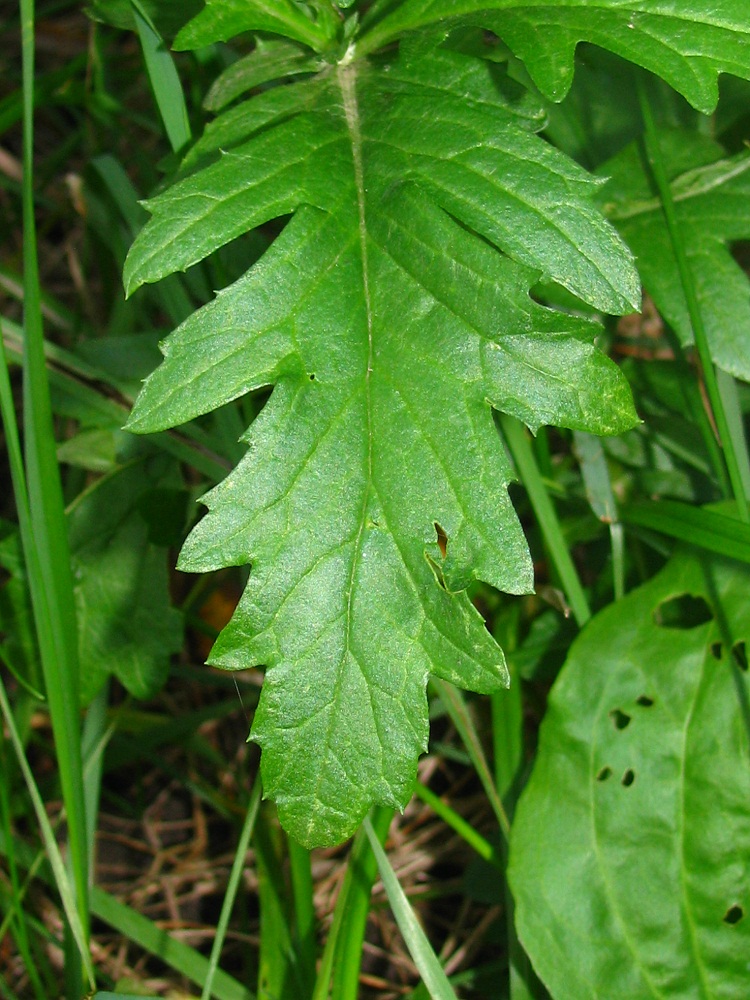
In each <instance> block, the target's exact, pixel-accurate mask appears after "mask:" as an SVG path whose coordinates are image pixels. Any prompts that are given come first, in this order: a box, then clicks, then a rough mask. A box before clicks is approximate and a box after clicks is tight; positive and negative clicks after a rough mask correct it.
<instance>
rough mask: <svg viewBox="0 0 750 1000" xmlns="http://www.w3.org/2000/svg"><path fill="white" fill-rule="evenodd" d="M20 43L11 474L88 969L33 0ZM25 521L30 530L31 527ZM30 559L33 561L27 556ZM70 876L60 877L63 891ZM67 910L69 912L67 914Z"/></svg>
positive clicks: (72, 617) (69, 584)
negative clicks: (37, 181)
mask: <svg viewBox="0 0 750 1000" xmlns="http://www.w3.org/2000/svg"><path fill="white" fill-rule="evenodd" d="M21 31H22V50H23V100H24V117H23V163H24V176H23V188H22V196H23V225H24V246H23V255H24V379H23V410H24V442H25V458H26V470H25V471H26V478H25V487H24V486H23V485H22V479H23V477H22V475H20V474H19V475H16V476H15V477H14V490H15V491H16V496H17V498H18V499H19V500H20V504H19V522H21V518H22V517H23V520H24V521H26V512H25V511H24V513H23V515H22V514H21V512H20V508H21V507H24V506H25V504H26V496H24V495H23V494H24V493H26V492H27V493H28V515H29V516H28V521H27V523H26V525H25V527H24V524H23V523H22V524H21V532H22V535H21V537H22V542H23V546H24V555H25V557H26V559H27V566H28V573H29V580H30V586H31V593H32V603H33V606H34V617H35V622H36V625H37V631H38V634H39V644H40V652H41V658H42V667H43V670H44V677H45V685H46V691H47V699H48V702H49V709H50V716H51V721H52V728H53V733H54V738H55V751H56V754H57V760H58V766H59V771H60V783H61V786H62V795H63V802H64V806H65V812H66V815H67V821H68V841H69V847H70V852H69V858H70V865H71V869H72V872H73V882H74V886H75V898H76V905H77V916H78V921H77V927H74V925H73V924H72V923H71V929H72V930H73V932H74V933H75V936H76V942H77V944H78V947H79V948H80V949H81V958H82V960H83V964H84V967H85V968H86V970H87V972H90V974H91V976H93V970H91V962H90V958H89V956H88V933H89V930H88V923H89V918H88V879H87V875H88V866H89V852H88V844H87V840H86V818H85V806H84V800H83V781H82V762H81V741H80V728H79V725H78V713H79V697H78V642H77V635H76V609H75V602H74V598H73V581H72V576H71V569H70V554H69V549H68V535H67V525H66V520H65V510H64V505H63V496H62V486H61V482H60V472H59V468H58V465H57V456H56V445H55V439H54V434H53V424H52V409H51V404H50V395H49V385H48V382H47V372H46V365H45V358H44V338H43V331H42V314H41V293H40V287H39V270H38V262H37V253H36V225H35V217H34V188H33V138H34V122H33V100H34V97H33V95H34V3H33V0H21ZM29 529H30V530H29ZM29 560H30V561H29ZM65 885H67V882H65V883H64V884H61V885H60V889H61V891H62V890H63V889H64V887H65ZM68 916H69V918H70V915H68Z"/></svg>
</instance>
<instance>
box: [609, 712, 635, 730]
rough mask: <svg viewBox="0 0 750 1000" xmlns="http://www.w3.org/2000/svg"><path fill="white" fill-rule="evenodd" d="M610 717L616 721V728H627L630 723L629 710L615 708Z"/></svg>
mask: <svg viewBox="0 0 750 1000" xmlns="http://www.w3.org/2000/svg"><path fill="white" fill-rule="evenodd" d="M609 717H610V719H611V720H612V721H613V722H614V724H615V729H625V727H626V726H629V725H630V716H629V715H628V714H627V712H622V711H620V709H619V708H613V709H612V711H611V712H610V713H609Z"/></svg>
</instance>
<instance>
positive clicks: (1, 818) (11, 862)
mask: <svg viewBox="0 0 750 1000" xmlns="http://www.w3.org/2000/svg"><path fill="white" fill-rule="evenodd" d="M10 788H11V783H10V777H9V772H8V761H7V758H6V744H5V741H4V740H0V829H2V832H3V836H4V839H5V843H6V844H7V846H8V851H7V854H6V858H7V863H8V877H9V881H10V893H9V901H10V905H9V907H8V910H7V914H8V920H7V925H8V927H9V928H10V930H11V932H12V934H13V937H14V939H15V941H16V946H17V948H18V953H19V955H20V957H21V959H22V960H23V963H24V965H25V967H26V970H27V972H28V975H29V979H30V981H31V986H32V989H33V991H34V995H35V997H36V1000H45V995H44V988H43V986H42V982H41V980H40V978H39V973H38V972H37V968H36V962H35V961H34V960H33V959H32V957H31V945H30V941H29V933H28V927H27V920H26V915H25V913H24V909H23V906H22V900H23V895H24V893H23V889H22V886H21V880H20V877H19V872H18V864H17V863H16V852H15V837H14V836H13V831H12V820H11V802H10ZM3 923H4V924H5V921H3ZM4 936H5V934H4V931H2V930H0V941H2V940H3V938H4Z"/></svg>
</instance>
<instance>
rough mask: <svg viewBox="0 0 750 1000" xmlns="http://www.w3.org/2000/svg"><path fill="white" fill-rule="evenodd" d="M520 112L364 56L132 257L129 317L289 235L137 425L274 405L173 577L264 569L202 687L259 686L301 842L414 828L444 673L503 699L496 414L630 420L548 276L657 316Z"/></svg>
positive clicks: (164, 370) (202, 316)
mask: <svg viewBox="0 0 750 1000" xmlns="http://www.w3.org/2000/svg"><path fill="white" fill-rule="evenodd" d="M248 6H250V7H252V6H253V5H252V4H250V5H248ZM269 6H271V5H269ZM208 9H209V8H206V10H208ZM264 9H265V8H264ZM365 37H366V36H365ZM202 40H203V41H205V39H202ZM280 58H282V60H286V59H287V58H288V53H287V54H284V55H282V56H280ZM284 65H285V66H286V65H288V62H287V63H284ZM282 72H283V73H286V72H287V71H286V70H285V69H283V70H282ZM514 86H515V85H514ZM514 86H511V84H510V83H508V81H507V80H505V79H504V77H503V75H502V73H501V72H499V71H498V69H497V67H494V66H492V65H491V64H489V63H487V62H484V61H483V60H480V59H475V58H471V57H468V56H462V55H459V54H458V53H455V52H452V51H449V50H448V49H446V48H439V49H435V50H434V51H432V52H430V53H428V54H426V55H423V56H422V57H419V58H417V57H416V56H415V57H413V58H412V59H406V58H402V59H399V58H398V55H397V54H395V53H394V54H393V55H392V57H391V58H390V59H389V60H387V61H385V60H380V59H378V60H372V61H370V60H359V59H356V58H353V56H352V50H351V49H348V50H347V54H346V55H345V56H343V57H342V58H341V59H340V60H338V61H334V62H332V63H330V64H328V65H327V66H326V68H325V69H323V70H322V71H321V72H319V73H318V74H317V75H315V76H309V77H308V78H306V79H304V80H301V81H299V82H297V83H294V84H292V85H289V86H283V87H276V88H273V89H270V90H265V91H264V92H262V93H260V94H258V95H256V96H254V97H252V98H251V99H250V100H248V101H246V102H244V103H242V104H240V105H238V106H236V107H233V108H231V109H230V110H228V111H226V112H225V113H224V114H223V115H222V116H221V117H219V118H218V119H217V120H216V122H215V123H214V124H213V125H212V126H210V127H209V129H208V130H207V131H206V134H205V136H204V138H203V139H202V140H201V141H200V142H199V143H198V144H197V146H196V147H195V148H194V149H193V151H191V153H190V154H189V155H188V157H187V159H186V160H185V163H184V166H183V171H182V176H181V177H180V179H178V181H177V182H176V183H175V184H174V185H173V186H172V187H171V188H169V189H168V190H167V191H165V192H164V193H163V194H160V195H158V196H157V197H156V198H154V199H152V201H151V202H150V203H149V204H148V207H149V209H150V210H151V212H152V214H153V218H152V220H151V221H150V222H149V223H148V224H147V226H146V227H145V229H144V230H143V232H142V234H141V236H140V237H139V238H138V240H137V241H136V243H135V245H134V247H133V250H132V252H131V255H130V257H129V261H128V265H127V273H126V282H127V285H128V288H129V289H130V290H132V289H133V288H135V287H137V286H138V285H139V284H141V283H142V282H145V281H154V280H156V279H158V278H159V277H161V276H163V275H165V274H167V273H169V272H171V271H174V270H177V269H184V268H187V267H188V266H190V265H191V264H194V263H196V262H197V261H199V260H201V259H202V258H203V257H205V256H206V255H207V254H209V253H210V252H211V251H213V250H214V249H215V248H217V247H219V246H221V245H222V244H225V243H227V242H228V241H230V240H232V239H233V238H234V237H236V236H239V235H240V234H242V233H244V232H245V231H246V230H248V229H249V228H252V227H255V226H258V225H261V224H263V223H265V222H267V221H269V220H271V219H274V218H279V217H284V216H287V215H291V220H290V221H289V222H288V223H287V225H286V227H285V228H284V229H283V231H282V233H281V235H280V236H279V237H278V238H277V239H276V240H275V242H274V243H273V244H272V246H271V247H270V249H269V250H268V251H267V252H266V254H265V255H264V256H263V257H262V258H261V260H260V261H259V262H258V263H257V264H256V265H255V266H254V267H252V268H251V269H250V270H249V271H248V273H247V274H246V275H245V276H244V277H242V278H241V279H240V280H239V281H237V282H236V283H235V284H233V285H232V286H230V287H229V288H226V289H224V290H223V291H221V292H219V293H218V295H217V297H216V299H215V300H214V301H213V302H212V303H210V304H209V305H208V306H206V307H204V308H203V309H201V310H200V311H198V312H197V313H196V314H194V315H193V316H192V317H190V318H189V319H188V320H187V321H186V322H185V323H183V324H182V325H181V326H180V327H179V328H178V330H177V331H176V332H175V333H174V334H173V335H172V336H171V337H170V338H169V339H168V340H167V341H166V343H165V345H164V348H163V349H164V353H165V361H164V363H163V364H162V366H161V367H160V368H159V369H158V370H157V372H156V373H155V374H154V375H152V376H151V378H150V379H149V380H148V382H147V384H146V386H145V388H144V390H143V393H142V395H141V396H140V398H139V400H138V403H137V405H136V407H135V409H134V411H133V414H132V417H131V421H130V424H129V426H130V428H131V429H133V430H138V431H152V430H156V429H160V428H163V427H166V426H170V425H173V424H176V423H179V422H181V421H185V420H188V419H190V418H192V417H194V416H196V415H198V414H201V413H205V412H207V411H209V410H211V409H213V408H215V407H217V406H219V405H221V404H222V403H225V402H227V401H229V400H232V399H235V398H237V397H239V396H241V395H242V394H244V393H247V392H248V391H250V390H252V389H255V388H258V387H261V386H265V385H273V386H274V391H273V393H272V395H271V398H270V400H269V402H268V403H267V405H266V407H265V409H264V410H263V411H262V413H261V414H260V416H259V417H258V419H257V420H256V421H255V422H254V423H253V425H252V426H251V428H250V430H249V432H248V434H247V436H246V440H247V442H248V446H249V447H248V453H247V455H246V457H245V458H244V459H243V460H242V461H241V462H240V464H239V466H238V467H237V469H236V470H235V471H234V472H232V473H230V475H229V476H228V477H227V479H226V480H225V481H224V482H223V483H222V484H221V485H220V486H219V487H217V488H216V489H214V490H213V491H211V493H209V494H208V496H207V497H206V498H205V502H206V504H207V505H208V507H209V508H210V513H209V514H208V515H207V516H206V517H205V518H204V520H203V521H202V522H201V523H200V524H199V525H198V527H197V528H196V529H195V530H194V532H193V534H192V535H191V536H190V538H189V539H188V542H187V543H186V546H185V548H184V549H183V554H182V557H181V566H182V568H185V569H190V570H196V571H204V570H208V569H213V568H216V567H219V566H225V565H227V564H245V563H250V564H251V567H252V569H251V573H250V578H249V582H248V585H247V588H246V590H245V594H244V596H243V598H242V601H241V603H240V606H239V608H238V610H237V612H236V614H235V616H234V618H233V620H232V622H231V623H230V625H229V626H228V627H227V629H225V631H224V632H223V633H222V636H221V637H220V638H219V640H218V642H217V644H216V645H215V647H214V651H213V653H212V659H211V662H213V663H216V664H218V665H221V666H224V667H228V668H231V669H239V668H242V667H247V666H251V665H253V664H256V663H265V664H267V665H268V667H269V670H268V672H267V676H266V680H265V684H264V688H263V693H262V697H261V701H260V705H259V708H258V711H257V713H256V717H255V722H254V726H253V732H252V736H253V738H254V739H256V740H257V741H258V742H259V743H261V745H262V746H263V751H264V752H263V760H262V767H263V781H264V787H265V789H266V791H267V792H268V793H269V794H271V795H272V796H273V797H274V798H276V800H277V803H278V806H279V811H280V814H281V818H282V822H283V823H284V824H285V826H286V827H287V829H288V830H289V831H290V832H291V833H292V834H293V835H294V836H295V837H297V838H298V839H299V840H301V841H302V842H303V843H305V844H314V843H318V844H319V843H331V842H335V841H338V840H341V839H343V838H344V837H346V836H347V835H348V834H349V833H351V832H352V831H353V829H354V828H355V827H356V825H357V823H358V822H359V820H360V818H361V817H362V815H363V813H364V812H365V810H366V809H367V807H368V806H369V804H370V803H371V802H373V801H378V802H381V803H383V804H389V805H391V806H401V805H403V804H404V802H405V801H406V799H407V798H408V795H409V793H410V789H411V783H412V780H413V776H414V768H415V763H416V758H417V755H418V754H419V752H420V751H422V750H423V749H424V748H425V745H426V735H427V711H426V709H427V706H426V699H425V683H426V679H427V675H428V673H429V672H430V671H432V672H434V673H435V674H437V675H439V676H441V677H443V678H445V679H448V680H450V681H453V682H455V683H458V684H461V685H463V686H467V687H471V688H473V689H475V690H478V691H490V690H493V689H495V688H497V687H498V686H499V685H502V684H503V683H505V681H506V672H505V666H504V661H503V657H502V653H501V652H500V650H499V649H498V647H497V646H496V645H495V643H494V642H493V640H492V639H491V637H490V635H489V633H488V632H487V630H486V629H485V627H484V625H483V623H482V621H481V618H480V617H479V615H478V614H477V612H476V611H475V610H474V608H473V607H472V605H471V603H470V602H469V600H468V598H467V597H466V595H465V593H464V590H465V588H466V587H467V585H468V584H469V583H470V582H471V581H472V580H474V579H482V580H485V581H487V582H489V583H491V584H493V585H494V586H496V587H499V588H501V589H504V590H506V591H509V592H513V593H519V592H524V591H526V590H528V589H529V588H530V586H531V582H532V580H531V565H530V559H529V555H528V551H527V548H526V544H525V541H524V538H523V534H522V532H521V529H520V526H519V524H518V521H517V519H516V517H515V514H514V512H513V509H512V506H511V504H510V501H509V498H508V495H507V483H508V481H509V480H510V478H511V475H512V473H511V469H510V468H509V465H508V462H507V459H506V457H505V453H504V450H503V447H502V444H501V442H500V440H499V438H498V434H497V430H496V427H495V423H494V420H493V416H492V408H493V407H494V408H497V409H500V410H503V411H505V412H507V413H510V414H513V415H515V416H516V417H518V418H519V419H521V420H523V421H524V422H525V423H526V424H527V425H528V426H529V427H531V428H534V429H535V428H537V427H538V426H539V425H540V424H542V423H554V424H560V425H564V426H569V427H574V428H582V429H587V430H590V431H593V432H595V433H610V432H617V431H619V430H622V429H624V428H626V427H629V426H632V424H633V423H634V420H635V415H634V412H633V409H632V403H631V400H630V395H629V391H628V389H627V386H626V384H625V382H624V380H623V378H622V376H621V375H620V373H619V371H618V370H617V368H616V367H615V366H614V365H613V364H612V363H611V362H610V361H609V360H608V359H607V358H606V357H605V356H604V355H603V354H601V353H600V352H599V351H598V350H597V349H596V347H595V346H594V344H593V338H594V336H595V334H596V331H597V327H596V326H595V325H593V324H591V323H590V322H587V321H586V320H583V319H581V318H578V317H575V316H570V315H565V314H561V313H558V312H554V311H552V310H550V309H547V308H544V307H543V306H541V305H539V304H537V303H536V302H534V301H533V300H532V299H531V298H530V297H529V295H528V288H529V287H530V285H531V284H533V283H534V282H535V281H536V280H537V279H538V278H539V277H545V278H548V279H550V280H553V281H555V282H557V283H558V284H561V285H563V286H565V287H567V288H569V289H570V290H571V291H572V292H574V293H575V294H576V295H577V296H579V297H580V298H582V299H584V300H586V301H588V302H590V303H592V304H593V305H595V306H596V307H598V308H599V309H602V310H608V311H613V312H618V311H623V310H626V309H630V308H632V305H633V303H634V301H635V300H636V299H637V297H638V294H639V291H638V283H637V279H636V275H635V272H634V270H633V267H632V263H631V260H630V257H629V254H628V252H627V250H626V248H625V247H624V245H623V244H622V243H621V241H620V240H619V238H618V237H617V235H616V233H615V232H614V230H613V229H612V228H611V227H610V226H609V225H608V224H607V223H606V222H605V221H604V220H603V218H602V217H601V216H600V215H599V214H598V213H597V212H596V211H595V210H593V209H592V206H591V203H590V200H589V196H590V193H591V191H592V190H593V184H592V181H591V179H590V178H589V177H588V175H587V174H586V173H585V172H584V171H583V170H581V169H580V168H579V167H577V166H576V165H575V164H573V163H572V162H570V161H569V160H567V159H566V158H565V157H564V156H562V155H561V154H559V153H558V152H556V151H555V150H554V149H552V148H551V147H550V146H549V145H547V144H545V143H544V142H543V141H541V140H540V139H538V138H537V137H536V136H535V135H534V134H533V130H534V129H536V128H538V127H540V126H541V124H542V120H541V116H540V115H539V113H538V109H537V107H536V106H535V104H534V102H533V99H531V100H530V99H529V98H528V95H523V94H522V93H520V92H519V90H518V88H517V87H515V89H514ZM442 539H446V540H447V543H446V544H447V549H445V551H444V549H443V548H442V546H441V540H442Z"/></svg>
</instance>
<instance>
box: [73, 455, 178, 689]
mask: <svg viewBox="0 0 750 1000" xmlns="http://www.w3.org/2000/svg"><path fill="white" fill-rule="evenodd" d="M153 490H154V481H153V479H152V478H151V477H149V475H148V474H147V472H146V471H145V470H144V468H143V463H142V462H135V463H132V464H130V465H126V466H123V467H122V468H120V469H117V470H116V471H114V472H113V473H111V474H110V475H109V476H105V477H103V478H102V479H100V480H98V481H97V482H96V483H95V484H94V485H93V486H92V487H91V488H90V489H89V490H87V491H86V492H85V493H82V494H81V495H80V496H79V497H78V498H77V500H76V502H75V503H74V504H73V506H72V507H71V510H70V512H69V515H68V527H69V531H70V546H71V557H72V561H73V567H74V571H75V597H76V608H77V612H78V636H79V646H80V662H81V697H82V699H83V701H84V702H85V703H88V702H89V701H90V700H91V699H92V698H93V697H94V695H95V694H96V693H97V692H98V690H99V689H100V688H101V686H102V685H103V684H104V682H105V680H106V679H107V677H108V676H109V675H112V676H114V677H117V678H118V680H119V681H120V682H121V683H122V684H123V686H124V687H125V688H126V689H127V690H128V691H129V692H130V693H131V694H132V695H134V696H135V697H136V698H149V697H152V696H153V695H154V693H155V692H156V691H158V690H159V689H160V688H161V687H162V686H163V684H164V682H165V681H166V678H167V670H168V668H169V658H170V656H171V655H172V654H173V653H176V652H177V651H178V650H179V649H180V647H181V645H182V616H181V615H180V614H179V612H178V611H177V610H175V608H173V607H172V606H171V604H170V600H169V578H168V573H167V558H166V551H165V550H164V549H163V548H160V547H158V546H156V545H153V544H151V542H150V540H149V526H148V523H147V521H146V519H145V518H144V517H143V516H142V515H141V513H140V511H139V505H140V504H142V503H149V502H153V499H152V498H153V495H154V494H153Z"/></svg>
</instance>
